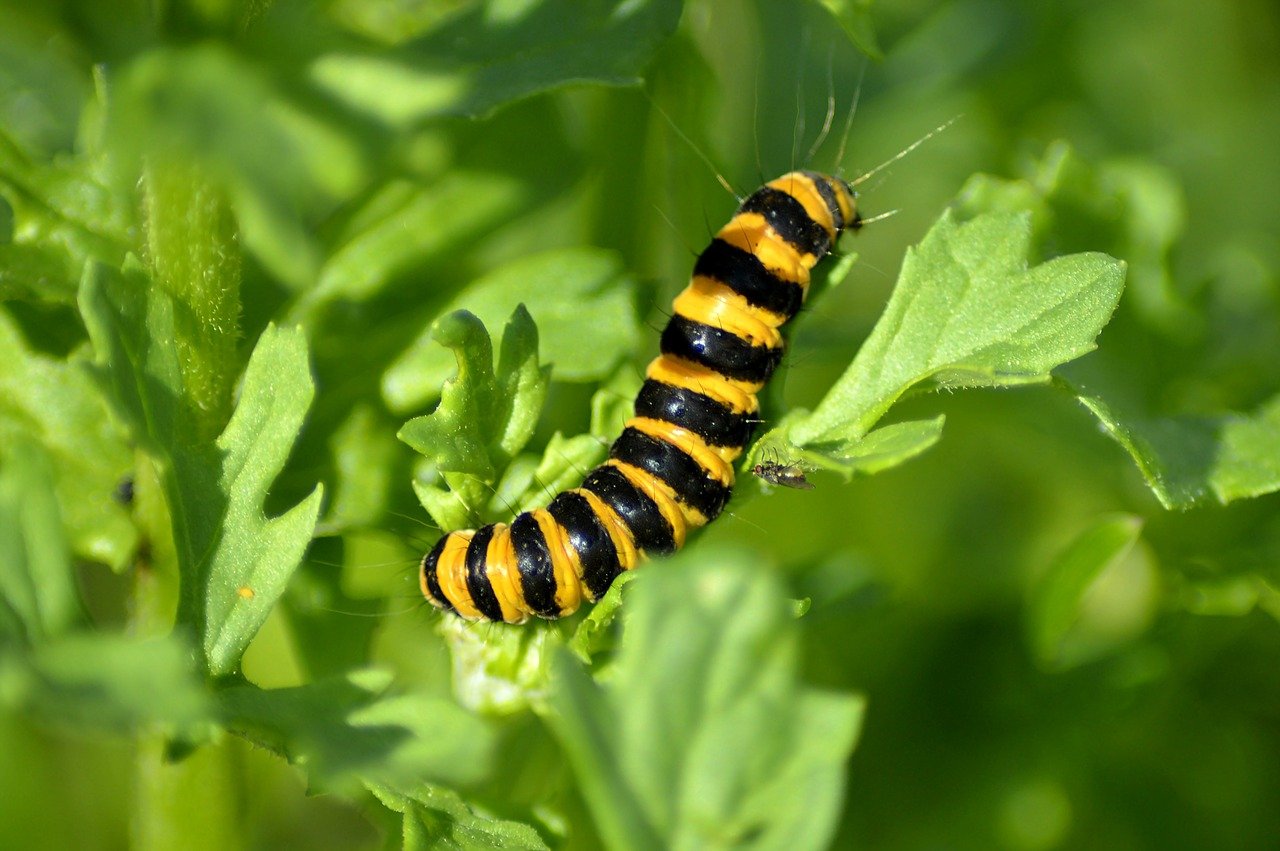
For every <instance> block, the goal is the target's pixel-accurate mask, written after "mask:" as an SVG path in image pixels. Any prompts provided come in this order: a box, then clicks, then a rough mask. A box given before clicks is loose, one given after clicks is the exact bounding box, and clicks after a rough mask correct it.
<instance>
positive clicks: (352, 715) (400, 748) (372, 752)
mask: <svg viewBox="0 0 1280 851" xmlns="http://www.w3.org/2000/svg"><path fill="white" fill-rule="evenodd" d="M391 682H392V676H391V674H389V673H387V672H385V671H377V670H363V671H356V672H354V673H351V674H348V675H346V676H345V677H341V678H334V679H327V680H320V681H318V682H314V683H309V684H307V685H303V686H297V687H294V688H282V689H271V690H266V689H260V688H257V687H256V686H236V687H233V688H229V689H226V690H225V691H223V692H222V693H221V695H220V700H221V706H222V711H223V714H224V715H225V717H226V719H227V725H228V727H229V728H230V729H232V730H234V731H236V732H238V733H240V734H241V735H243V736H245V737H246V738H248V739H249V740H250V741H253V742H256V743H258V744H259V745H262V746H264V747H267V748H270V749H272V750H274V751H276V752H278V753H282V754H284V755H285V756H287V757H288V758H289V759H290V760H291V761H293V762H295V763H298V764H300V765H304V766H305V767H306V769H307V772H308V774H309V776H310V777H311V779H312V782H313V783H314V784H316V785H317V786H319V787H321V788H324V789H332V790H351V789H352V788H353V787H354V786H355V785H357V784H358V783H379V784H388V785H389V786H391V787H392V788H397V789H403V788H410V789H411V788H415V787H416V785H417V784H418V783H421V782H422V781H423V780H430V781H437V782H441V783H449V784H455V783H474V782H476V781H477V780H479V779H480V778H482V777H484V776H485V775H486V774H487V773H488V771H489V770H490V768H491V762H492V758H493V756H494V745H495V740H494V735H493V732H492V731H491V730H490V729H489V727H488V726H487V725H485V724H484V723H483V722H481V721H480V720H479V719H478V718H476V717H475V716H474V715H470V714H469V713H467V712H465V711H464V710H463V709H461V708H460V707H459V706H458V705H457V704H455V703H453V702H451V701H447V700H442V699H439V698H432V697H425V696H421V695H413V694H393V693H389V692H388V688H389V686H390V685H391Z"/></svg>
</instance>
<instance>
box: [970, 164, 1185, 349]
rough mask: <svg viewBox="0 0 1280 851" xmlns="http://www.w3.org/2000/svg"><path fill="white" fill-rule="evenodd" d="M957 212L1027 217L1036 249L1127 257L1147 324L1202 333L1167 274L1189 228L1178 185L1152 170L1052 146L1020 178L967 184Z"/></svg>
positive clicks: (1129, 279) (1134, 295) (1130, 283)
mask: <svg viewBox="0 0 1280 851" xmlns="http://www.w3.org/2000/svg"><path fill="white" fill-rule="evenodd" d="M957 209H958V210H960V211H963V212H964V213H966V214H968V215H977V214H979V213H989V212H1015V211H1021V210H1028V211H1030V212H1031V215H1032V229H1033V231H1034V233H1035V235H1036V240H1037V241H1038V242H1039V241H1048V240H1052V241H1053V242H1054V243H1055V244H1059V245H1061V244H1064V243H1065V244H1067V245H1087V246H1089V247H1091V248H1099V249H1102V250H1105V251H1108V252H1109V253H1112V254H1115V255H1116V256H1119V257H1123V258H1125V262H1126V264H1127V266H1128V268H1127V270H1126V276H1125V277H1126V287H1127V289H1128V291H1129V293H1130V298H1131V300H1132V302H1133V304H1134V306H1135V307H1136V308H1137V310H1138V313H1139V315H1140V316H1141V317H1142V318H1143V320H1144V321H1146V322H1147V323H1148V324H1151V325H1154V326H1155V327H1157V328H1158V329H1159V330H1161V331H1162V332H1164V333H1166V334H1173V335H1175V336H1179V337H1184V338H1185V337H1187V336H1189V335H1191V334H1193V333H1196V332H1197V331H1198V330H1199V329H1200V328H1201V326H1202V323H1203V318H1202V317H1201V316H1200V315H1198V313H1197V312H1196V311H1195V309H1194V308H1193V307H1192V306H1191V305H1190V304H1189V303H1188V302H1187V301H1186V298H1185V297H1184V296H1183V295H1182V294H1180V293H1179V292H1178V289H1177V287H1176V286H1175V283H1174V280H1173V273H1172V271H1171V268H1170V259H1169V258H1170V251H1171V249H1172V248H1173V246H1174V245H1175V244H1176V243H1177V241H1178V240H1179V239H1180V238H1181V236H1182V234H1183V232H1184V231H1185V229H1186V220H1187V203H1186V199H1185V197H1184V194H1183V191H1182V188H1181V187H1180V186H1179V184H1178V180H1177V178H1176V177H1175V176H1174V175H1173V174H1171V173H1170V172H1168V171H1167V170H1166V169H1164V168H1161V167H1159V166H1157V165H1155V164H1154V163H1150V162H1144V161H1135V160H1110V161H1106V162H1103V163H1101V164H1099V165H1094V164H1092V163H1089V162H1086V161H1085V160H1084V159H1082V158H1081V157H1080V156H1079V155H1078V154H1077V153H1076V152H1075V151H1074V150H1073V149H1072V147H1071V146H1070V145H1069V144H1067V143H1066V142H1063V141H1056V142H1053V143H1051V144H1050V145H1049V147H1048V149H1047V150H1046V151H1045V153H1044V156H1043V157H1041V158H1040V160H1039V161H1038V162H1036V163H1034V165H1033V166H1032V167H1031V168H1030V169H1028V173H1027V176H1026V177H1024V178H1021V179H1013V180H1010V179H1007V178H1003V177H996V176H992V175H988V174H975V175H973V176H972V177H970V178H969V179H968V180H967V181H966V182H965V185H964V188H963V189H962V190H961V191H960V195H959V197H958V199H957Z"/></svg>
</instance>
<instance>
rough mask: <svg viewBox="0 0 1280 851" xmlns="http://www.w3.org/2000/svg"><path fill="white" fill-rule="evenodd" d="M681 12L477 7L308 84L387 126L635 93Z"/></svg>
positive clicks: (656, 4) (633, 1) (344, 59)
mask: <svg viewBox="0 0 1280 851" xmlns="http://www.w3.org/2000/svg"><path fill="white" fill-rule="evenodd" d="M681 7H682V4H680V3H679V2H676V0H638V2H637V0H592V2H586V3H584V2H581V0H544V2H539V3H521V4H511V5H506V6H489V5H479V6H475V7H472V8H468V9H467V10H466V11H464V12H463V13H461V14H459V15H456V16H454V17H452V18H451V19H450V20H448V21H447V22H446V23H445V24H444V25H442V26H440V27H438V28H437V29H436V30H434V31H433V32H432V33H430V34H429V35H427V36H425V37H423V38H420V39H418V40H417V41H414V42H411V43H409V44H407V45H404V46H403V47H401V48H398V49H396V50H392V51H379V52H378V53H377V54H376V55H370V54H368V53H366V52H364V51H356V50H351V51H349V52H332V53H329V54H327V55H324V56H321V57H319V58H318V59H317V60H316V61H315V62H314V64H313V65H312V66H311V69H310V77H311V79H312V80H313V81H314V82H315V83H316V84H317V85H318V86H319V87H321V88H322V89H325V90H328V91H329V92H331V93H332V94H333V95H335V96H336V97H337V98H339V99H340V100H342V101H343V102H345V103H346V104H348V105H350V106H352V107H354V108H357V109H361V110H365V111H367V112H369V113H370V114H372V115H374V116H376V117H378V118H379V119H381V120H383V121H386V122H388V123H391V124H393V125H406V124H410V123H414V122H419V121H422V120H424V119H427V118H434V117H439V116H443V115H469V116H480V115H484V114H486V113H488V112H490V111H492V110H493V109H494V108H495V107H497V106H499V105H501V104H504V103H507V102H509V101H512V100H516V99H519V98H523V97H528V96H529V95H531V94H534V93H535V92H540V91H545V90H547V89H550V88H555V87H558V86H563V85H566V84H569V83H581V82H597V83H606V84H611V85H633V84H635V83H638V82H639V81H640V75H641V74H642V73H643V72H644V70H645V68H646V66H647V65H648V62H649V59H650V57H651V55H652V53H653V51H654V50H655V49H656V48H657V47H658V46H659V45H660V44H662V43H663V42H664V41H665V40H666V38H667V37H668V36H669V35H670V34H671V33H672V32H673V31H674V30H675V28H676V24H677V22H678V21H679V19H680V11H681Z"/></svg>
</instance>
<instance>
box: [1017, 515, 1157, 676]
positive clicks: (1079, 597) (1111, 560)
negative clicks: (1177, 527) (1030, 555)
mask: <svg viewBox="0 0 1280 851" xmlns="http://www.w3.org/2000/svg"><path fill="white" fill-rule="evenodd" d="M1141 534H1142V520H1141V518H1138V517H1132V516H1128V515H1125V516H1120V517H1108V518H1106V519H1104V520H1102V521H1099V522H1098V523H1096V524H1095V525H1093V526H1091V527H1090V528H1089V529H1087V530H1086V531H1085V532H1083V533H1082V534H1081V535H1080V536H1079V537H1077V538H1076V539H1075V540H1074V541H1072V542H1071V545H1070V546H1068V547H1067V549H1066V550H1064V551H1063V552H1062V553H1061V554H1060V555H1059V556H1058V557H1057V558H1056V559H1054V562H1053V564H1052V565H1050V567H1049V569H1048V571H1047V572H1046V573H1045V575H1044V576H1042V577H1040V579H1039V580H1038V581H1037V582H1036V585H1035V586H1034V587H1033V589H1032V597H1031V600H1030V602H1029V604H1028V608H1027V629H1028V633H1029V638H1030V642H1031V648H1032V650H1033V652H1034V653H1035V655H1036V658H1037V660H1038V661H1039V662H1040V664H1041V665H1043V666H1045V667H1046V668H1057V667H1061V666H1064V665H1066V664H1069V663H1070V662H1071V659H1070V658H1069V655H1070V648H1069V647H1068V646H1066V642H1067V639H1068V635H1069V634H1070V632H1071V629H1072V627H1073V626H1075V624H1076V621H1077V620H1078V619H1079V617H1080V613H1081V610H1082V609H1083V608H1084V597H1085V592H1086V591H1087V590H1088V589H1089V587H1090V585H1091V584H1092V583H1093V582H1094V581H1095V580H1096V579H1097V578H1098V576H1099V575H1101V574H1102V573H1103V572H1104V571H1106V570H1107V568H1108V567H1110V566H1112V565H1113V564H1115V563H1116V562H1117V561H1118V560H1120V559H1121V558H1123V557H1124V556H1125V554H1126V553H1127V552H1128V551H1129V550H1130V549H1131V548H1132V547H1133V546H1134V544H1135V543H1136V542H1137V540H1138V537H1139V536H1140V535H1141Z"/></svg>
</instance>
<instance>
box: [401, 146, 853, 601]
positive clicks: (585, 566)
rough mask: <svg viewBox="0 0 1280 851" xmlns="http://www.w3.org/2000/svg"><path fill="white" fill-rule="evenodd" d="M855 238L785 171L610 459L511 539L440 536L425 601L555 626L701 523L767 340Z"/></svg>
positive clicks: (673, 336) (701, 261) (737, 447)
mask: <svg viewBox="0 0 1280 851" xmlns="http://www.w3.org/2000/svg"><path fill="white" fill-rule="evenodd" d="M860 225H861V219H860V218H859V216H858V212H857V206H856V203H855V200H854V193H853V190H852V188H851V187H850V186H849V184H848V183H846V182H845V181H843V180H841V179H840V178H838V177H829V176H826V175H822V174H817V173H815V172H811V171H793V172H791V173H789V174H785V175H783V176H782V177H779V178H778V179H777V180H773V181H770V182H769V183H767V184H765V185H764V186H762V187H761V188H760V189H758V190H756V191H755V192H754V193H752V194H751V195H750V196H749V197H748V198H747V199H746V200H745V201H744V202H743V203H742V205H741V206H740V207H739V208H738V211H737V212H736V213H735V214H734V216H733V218H732V219H730V220H729V223H728V224H727V225H725V226H724V227H723V228H721V229H720V232H719V233H718V234H716V237H715V239H713V240H712V242H711V244H710V245H709V246H708V247H707V248H706V250H705V251H703V252H702V254H701V255H700V256H699V257H698V260H697V263H696V264H695V265H694V269H693V280H692V281H691V282H690V284H689V286H688V287H686V288H685V290H684V291H683V292H681V293H680V295H678V296H677V297H676V299H675V302H674V304H673V306H672V313H673V315H672V317H671V320H670V321H669V322H668V323H667V327H666V329H665V330H664V331H663V332H662V340H661V349H662V354H660V355H659V356H658V357H657V358H656V359H654V360H653V362H652V363H650V364H649V367H648V369H647V371H646V380H645V382H644V385H643V386H642V387H641V388H640V393H639V395H638V396H637V398H636V404H635V416H633V417H632V418H631V419H629V420H627V422H626V425H625V427H624V428H623V431H622V434H621V435H620V436H619V437H618V439H617V440H616V441H614V443H613V446H612V448H611V449H610V450H609V460H608V461H606V462H605V463H604V464H601V465H600V466H599V467H597V468H595V469H594V470H592V471H591V472H590V473H589V474H588V475H587V477H586V480H585V481H584V482H583V483H582V486H581V487H579V488H574V489H573V490H569V491H565V492H564V493H561V494H559V495H557V496H556V497H555V498H554V499H552V500H551V503H550V504H549V505H548V506H547V507H546V508H541V509H538V510H536V511H527V512H524V513H522V514H520V515H518V516H517V517H516V518H515V520H513V521H512V522H511V523H510V524H509V525H508V524H506V523H494V524H491V525H489V526H485V527H484V528H482V529H478V530H474V531H473V530H461V531H455V532H450V533H449V534H447V535H445V536H444V537H443V538H441V539H440V542H439V543H437V544H436V546H435V547H434V548H433V549H432V550H431V552H429V553H427V555H426V556H425V557H424V558H423V559H422V565H421V572H420V580H421V585H422V593H423V595H424V596H425V597H426V598H427V599H428V600H429V601H431V602H432V603H433V604H434V605H436V606H437V607H439V608H442V609H447V610H449V611H452V612H456V613H457V614H459V615H461V616H463V617H464V618H468V619H472V620H491V621H506V622H508V623H519V622H522V621H525V620H527V619H528V618H529V617H530V616H531V615H536V616H538V617H542V618H558V617H563V616H565V615H568V614H571V613H572V612H574V611H576V610H577V608H578V607H579V606H580V605H581V603H582V600H583V599H584V598H586V599H588V600H591V601H595V600H597V599H599V598H600V596H601V595H603V594H604V592H605V591H607V590H608V589H609V586H610V585H611V584H612V583H613V580H614V579H615V578H616V577H617V576H618V575H619V574H620V573H621V572H622V571H624V570H630V569H631V568H633V567H635V566H636V565H637V564H638V563H639V562H640V561H641V560H642V559H643V558H645V557H648V556H652V555H666V554H668V553H672V552H675V551H676V550H678V549H679V548H680V547H681V546H683V545H684V540H685V535H686V533H687V532H688V530H690V529H696V528H698V527H699V526H704V525H706V524H707V523H710V522H711V521H712V520H714V519H715V518H716V517H717V516H718V515H719V514H720V512H721V510H722V509H723V508H724V506H725V503H727V502H728V501H729V493H730V491H731V489H732V488H733V467H732V463H733V461H734V460H735V459H736V458H737V457H738V456H739V455H741V454H742V450H743V449H744V448H745V447H746V445H747V442H748V441H749V440H750V439H751V433H752V429H753V427H754V423H755V420H756V416H757V413H758V410H759V406H758V402H757V400H756V394H757V393H759V392H760V389H761V388H762V387H764V385H765V382H767V381H768V380H769V376H770V375H772V374H773V371H774V369H775V368H776V367H777V365H778V362H779V361H780V360H781V358H782V349H783V340H782V336H781V335H780V334H779V333H778V329H779V328H780V327H781V326H782V325H783V324H785V323H786V322H787V321H788V320H790V319H791V317H793V316H795V315H796V313H797V312H798V311H799V310H800V306H801V304H803V302H804V299H805V295H806V293H807V291H808V286H809V272H810V270H811V269H813V267H814V266H815V265H816V264H817V263H818V261H820V260H821V259H822V258H823V257H825V256H826V255H827V254H828V253H829V252H830V251H831V249H832V247H833V246H834V245H835V242H836V240H837V239H838V238H839V236H840V234H841V233H842V232H843V231H844V230H846V229H856V228H858V227H859V226H860Z"/></svg>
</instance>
